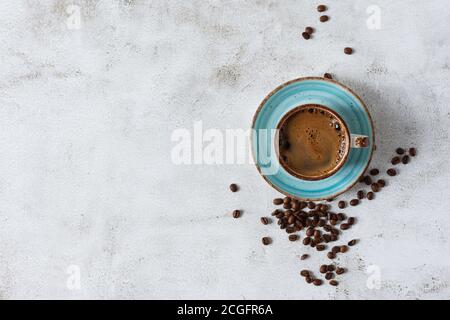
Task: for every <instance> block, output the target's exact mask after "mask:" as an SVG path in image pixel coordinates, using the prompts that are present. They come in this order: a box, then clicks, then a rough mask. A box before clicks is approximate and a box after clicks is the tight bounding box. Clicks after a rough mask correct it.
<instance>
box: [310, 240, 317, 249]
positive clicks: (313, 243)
mask: <svg viewBox="0 0 450 320" xmlns="http://www.w3.org/2000/svg"><path fill="white" fill-rule="evenodd" d="M309 246H310V247H311V248H315V247H316V242H315V241H314V239H311V243H310V244H309Z"/></svg>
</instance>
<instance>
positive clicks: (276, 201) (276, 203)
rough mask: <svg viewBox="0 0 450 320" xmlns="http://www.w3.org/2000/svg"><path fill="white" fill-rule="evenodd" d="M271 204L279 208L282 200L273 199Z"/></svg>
mask: <svg viewBox="0 0 450 320" xmlns="http://www.w3.org/2000/svg"><path fill="white" fill-rule="evenodd" d="M273 204H274V205H276V206H279V205H281V204H283V199H281V198H276V199H273Z"/></svg>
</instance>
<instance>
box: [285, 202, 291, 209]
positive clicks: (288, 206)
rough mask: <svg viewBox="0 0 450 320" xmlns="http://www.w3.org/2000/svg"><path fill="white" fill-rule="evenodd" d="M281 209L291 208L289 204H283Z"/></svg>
mask: <svg viewBox="0 0 450 320" xmlns="http://www.w3.org/2000/svg"><path fill="white" fill-rule="evenodd" d="M283 208H284V209H288V210H289V209H291V208H292V205H291V204H290V203H284V204H283Z"/></svg>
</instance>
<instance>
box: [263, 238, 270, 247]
mask: <svg viewBox="0 0 450 320" xmlns="http://www.w3.org/2000/svg"><path fill="white" fill-rule="evenodd" d="M261 241H262V243H263V245H265V246H267V245H269V244H271V243H272V239H270V238H269V237H264V238H262V239H261Z"/></svg>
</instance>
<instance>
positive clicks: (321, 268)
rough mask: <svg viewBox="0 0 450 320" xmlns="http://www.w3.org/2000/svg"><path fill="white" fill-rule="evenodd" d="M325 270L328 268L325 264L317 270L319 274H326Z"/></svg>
mask: <svg viewBox="0 0 450 320" xmlns="http://www.w3.org/2000/svg"><path fill="white" fill-rule="evenodd" d="M327 270H328V266H327V265H326V264H323V265H321V266H320V269H319V271H320V273H323V274H325V273H327Z"/></svg>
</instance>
